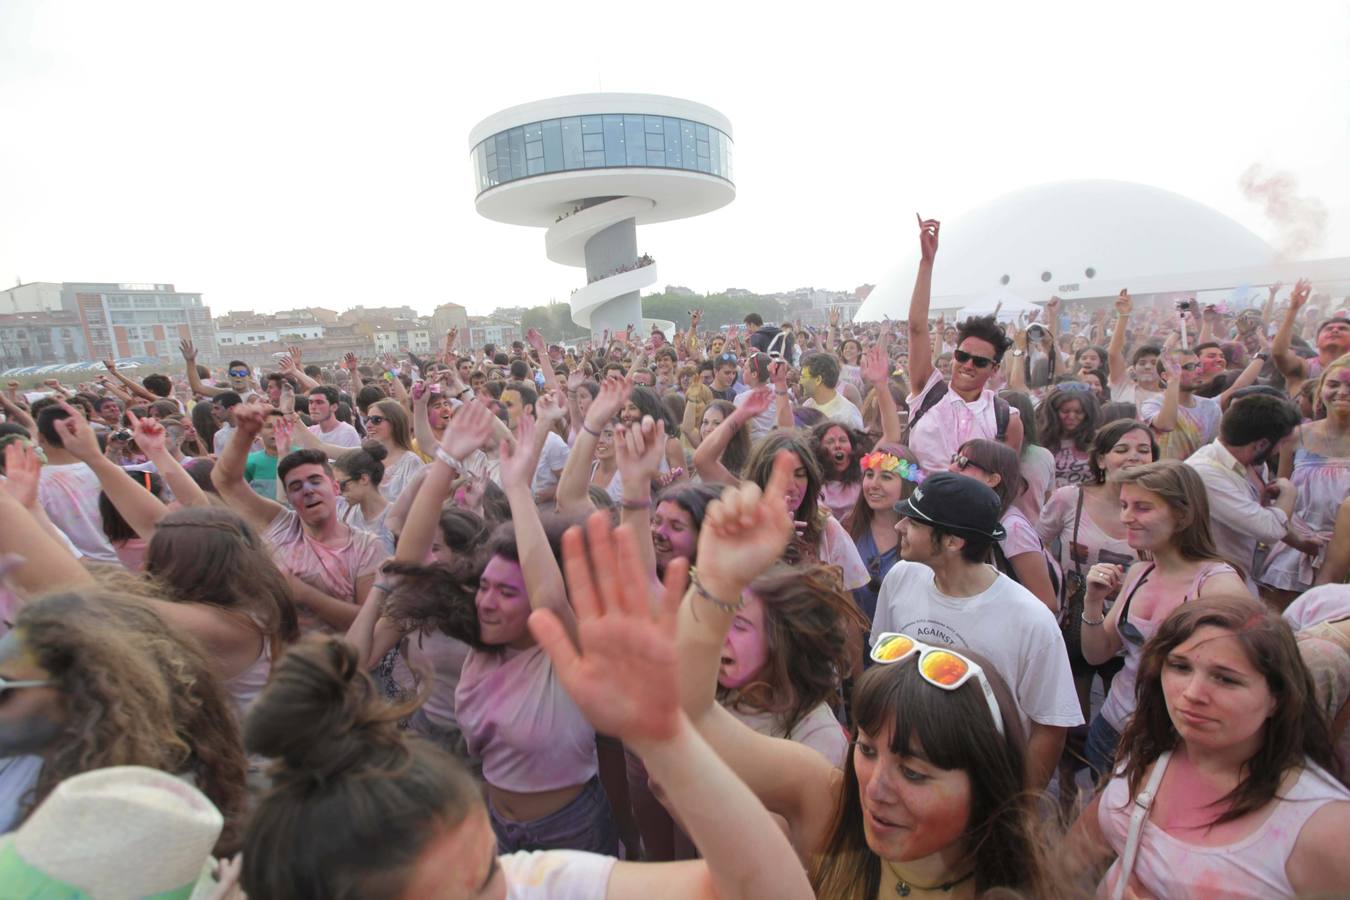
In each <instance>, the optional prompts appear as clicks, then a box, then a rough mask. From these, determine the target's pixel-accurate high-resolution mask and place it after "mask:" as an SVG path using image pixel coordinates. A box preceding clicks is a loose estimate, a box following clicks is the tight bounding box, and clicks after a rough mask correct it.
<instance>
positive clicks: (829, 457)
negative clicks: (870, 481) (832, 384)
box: [811, 419, 868, 526]
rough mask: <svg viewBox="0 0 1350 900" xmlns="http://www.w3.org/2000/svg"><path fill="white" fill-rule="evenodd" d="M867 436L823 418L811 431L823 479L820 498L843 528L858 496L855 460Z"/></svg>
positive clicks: (859, 479) (858, 470)
mask: <svg viewBox="0 0 1350 900" xmlns="http://www.w3.org/2000/svg"><path fill="white" fill-rule="evenodd" d="M867 443H868V442H867V435H866V434H865V433H864V432H861V431H858V430H857V429H855V428H849V427H848V426H846V425H841V424H839V423H838V422H836V421H834V420H832V419H827V420H826V421H824V422H821V423H820V424H818V425H816V426H815V427H814V428H812V429H811V445H812V447H813V448H815V451H816V461H817V462H818V463H819V464H820V471H821V474H822V476H823V477H824V484H822V485H821V499H822V500H824V501H825V505H826V506H827V507H829V510H830V512H831V513H832V514H833V515H834V517H835V518H836V519H838V520H839V521H840V522H842V523H843V524H844V525H845V526H847V525H848V517H849V515H850V514H852V512H853V507H854V506H856V505H857V503H858V497H859V496H860V495H861V494H862V467H861V466H860V465H859V460H861V459H862V455H863V453H864V452H865V450H866V448H867Z"/></svg>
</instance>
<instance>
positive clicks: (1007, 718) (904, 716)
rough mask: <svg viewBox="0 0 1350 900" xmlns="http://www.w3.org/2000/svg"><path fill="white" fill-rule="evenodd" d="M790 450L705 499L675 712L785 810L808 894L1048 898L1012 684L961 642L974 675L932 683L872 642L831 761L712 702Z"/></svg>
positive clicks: (772, 531) (777, 540)
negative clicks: (838, 754)
mask: <svg viewBox="0 0 1350 900" xmlns="http://www.w3.org/2000/svg"><path fill="white" fill-rule="evenodd" d="M794 462H795V461H794V460H792V458H791V456H790V455H789V454H786V453H784V454H781V455H780V457H779V458H778V460H777V461H776V462H775V466H774V469H773V475H772V478H771V480H770V482H769V484H768V486H767V488H766V489H765V490H764V491H763V492H762V494H761V491H760V489H759V487H758V486H757V485H753V484H747V485H744V486H742V487H739V488H736V489H734V490H730V491H728V492H726V493H725V494H724V495H723V497H722V499H721V500H719V501H718V502H717V503H715V504H713V506H712V507H711V508H710V509H709V513H708V519H707V521H706V523H705V525H704V529H703V531H702V533H701V534H700V536H699V540H700V543H703V544H704V547H703V550H702V552H700V554H699V559H700V565H699V568H698V571H697V573H696V575H695V577H694V578H693V581H692V584H691V587H690V589H689V591H688V592H687V593H686V594H685V596H684V601H683V603H682V604H681V607H680V628H679V642H678V646H677V653H678V656H679V659H680V661H681V673H680V674H681V684H680V692H681V700H682V703H683V704H684V708H685V712H686V713H687V714H688V715H689V718H690V720H691V721H692V722H693V723H694V726H695V727H696V728H698V730H699V732H700V733H701V734H702V735H703V736H704V738H705V739H706V740H707V741H708V742H709V743H710V744H711V745H712V746H713V749H714V750H716V751H717V752H718V754H719V755H720V756H721V757H722V758H723V759H724V760H725V761H726V762H727V764H728V765H729V766H730V767H731V768H732V770H733V771H735V772H736V773H737V774H738V775H739V776H740V777H741V778H743V779H744V780H745V782H746V784H747V785H748V786H749V787H750V789H751V790H752V791H754V793H755V794H756V795H757V796H758V797H759V798H760V800H761V801H762V802H763V803H764V805H765V806H767V807H768V808H769V810H770V811H771V812H774V813H776V814H778V815H779V816H782V817H783V818H784V819H785V820H786V823H787V831H788V836H789V839H790V840H791V841H792V844H793V846H794V848H795V849H796V851H797V853H798V855H799V857H800V858H801V860H802V861H803V863H804V864H806V866H807V869H808V873H809V875H810V877H811V881H812V886H813V887H814V888H815V891H816V895H817V896H819V897H830V898H832V900H835V898H843V900H873V898H876V897H879V896H891V894H892V892H895V893H896V894H898V895H899V896H909V895H910V894H911V893H912V892H915V891H928V892H932V893H934V894H943V895H946V896H949V897H952V898H962V900H964V898H973V897H976V896H978V895H981V894H984V893H986V892H988V891H991V890H994V889H997V888H1008V889H1011V890H1013V891H1020V892H1022V893H1024V894H1025V895H1028V896H1036V897H1047V896H1055V895H1056V894H1057V893H1058V892H1059V891H1060V889H1061V888H1060V886H1059V885H1057V884H1056V883H1055V882H1054V881H1053V880H1052V879H1051V878H1050V877H1049V876H1048V874H1047V871H1046V868H1045V865H1044V862H1043V858H1042V855H1041V853H1040V851H1039V849H1038V846H1037V843H1036V841H1035V840H1034V838H1033V832H1034V827H1035V826H1034V813H1033V809H1032V800H1031V795H1030V794H1028V793H1027V792H1026V790H1025V787H1026V785H1025V771H1026V769H1025V762H1024V750H1025V745H1024V740H1023V735H1022V729H1021V725H1020V721H1019V719H1018V717H1017V716H1016V715H1015V714H1014V710H1015V707H1014V706H1013V699H1012V695H1011V694H1010V692H1009V691H1008V689H1007V687H1006V686H1005V685H1004V683H1003V680H1002V678H1000V677H999V675H998V673H997V672H995V671H993V670H992V669H991V668H990V667H988V666H980V668H981V669H982V671H981V672H980V673H979V674H976V672H975V667H976V666H979V665H980V664H979V661H978V658H977V657H975V656H974V655H973V654H967V653H965V652H964V651H960V652H957V653H951V652H947V654H946V655H947V656H948V657H956V658H959V659H960V660H961V661H962V662H963V663H964V664H965V665H966V666H967V667H968V669H967V675H968V676H974V677H968V678H966V679H962V680H961V681H960V682H959V683H950V682H949V683H946V684H944V683H943V682H941V681H934V680H930V678H931V676H930V675H927V674H925V672H926V671H928V670H926V669H921V667H920V666H919V664H918V663H919V659H920V657H919V656H918V655H904V656H900V657H897V658H888V657H885V656H884V655H882V657H881V658H878V655H877V654H876V652H875V651H876V649H877V648H874V656H873V659H874V661H875V662H877V663H878V665H875V666H873V667H872V668H871V669H870V670H869V671H868V672H867V673H865V674H864V675H863V676H862V678H861V679H860V680H859V682H858V686H857V688H856V689H855V691H854V700H853V710H854V716H855V719H856V721H857V731H856V733H855V736H854V740H853V745H852V748H851V751H850V752H849V753H848V754H847V756H846V758H845V763H844V771H843V772H842V773H841V772H840V771H839V770H838V769H836V768H834V767H833V766H831V765H830V763H829V762H827V761H826V760H825V759H823V758H822V757H821V755H820V754H819V753H816V752H813V751H811V750H808V749H806V748H803V747H799V746H797V745H796V744H793V743H791V742H789V741H783V740H777V739H774V738H770V737H766V736H764V735H760V734H756V733H755V732H753V731H751V730H750V729H749V728H746V727H745V726H744V725H743V724H741V723H740V722H737V721H736V720H735V718H734V717H732V716H731V715H730V713H728V712H727V711H726V710H725V709H723V708H722V707H721V706H719V705H718V704H717V703H715V702H714V699H713V697H714V692H715V684H714V683H715V681H716V678H717V673H718V670H719V662H720V657H721V654H722V648H723V646H724V642H725V640H726V634H727V631H728V630H729V629H730V627H731V624H732V621H733V618H734V616H735V615H736V614H737V612H738V611H739V610H740V609H741V608H743V605H744V603H745V602H746V601H745V599H744V598H745V594H744V591H745V589H746V588H747V587H748V586H749V583H750V581H751V580H752V579H753V578H754V577H755V575H756V574H757V573H758V572H760V571H761V570H762V569H764V568H765V567H767V566H769V565H771V564H772V563H773V562H774V561H775V560H776V559H778V558H779V557H780V556H781V555H782V552H783V547H784V546H785V545H786V544H787V542H788V540H789V538H790V537H791V534H792V529H791V525H790V518H789V516H788V515H787V511H788V510H789V509H790V507H791V503H790V501H788V500H786V499H785V494H786V493H787V491H788V490H789V489H790V485H791V482H792V474H793V468H794ZM667 587H668V590H670V589H672V588H673V587H674V585H673V584H672V582H671V581H668V582H667ZM880 644H881V642H880V641H878V646H880ZM914 646H915V647H916V648H917V646H918V645H917V644H915V645H914ZM937 649H941V650H944V651H947V650H948V649H949V648H937Z"/></svg>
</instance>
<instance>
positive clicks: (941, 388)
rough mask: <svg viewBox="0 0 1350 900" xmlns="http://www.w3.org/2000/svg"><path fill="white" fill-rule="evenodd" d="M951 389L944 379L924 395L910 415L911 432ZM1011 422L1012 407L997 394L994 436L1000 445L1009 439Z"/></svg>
mask: <svg viewBox="0 0 1350 900" xmlns="http://www.w3.org/2000/svg"><path fill="white" fill-rule="evenodd" d="M950 389H951V385H950V384H949V383H948V382H947V381H946V379H943V380H942V381H939V382H938V383H937V384H935V385H933V388H932V390H930V391H929V392H928V393H926V394H924V395H923V401H922V402H921V403H920V404H919V408H918V409H916V410H914V411H913V412H911V413H910V414H909V427H910V429H911V430H912V429H913V428H914V426H915V425H918V424H919V420H920V419H922V418H923V416H924V413H926V412H928V411H929V410H930V409H932V408H933V407H935V406H937V405H938V403H939V401H941V400H942V398H943V397H945V396H947V391H949V390H950ZM1010 421H1012V407H1011V406H1009V405H1008V401H1007V400H1004V399H1003V398H1002V397H1000V396H998V395H997V394H995V395H994V428H995V434H994V436H995V438H996V439H997V440H998V441H999V442H1000V443H1003V442H1005V441H1007V439H1008V423H1009V422H1010Z"/></svg>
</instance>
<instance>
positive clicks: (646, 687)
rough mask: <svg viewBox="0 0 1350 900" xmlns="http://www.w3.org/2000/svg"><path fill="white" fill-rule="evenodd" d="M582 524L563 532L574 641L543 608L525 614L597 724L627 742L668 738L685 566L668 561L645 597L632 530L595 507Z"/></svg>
mask: <svg viewBox="0 0 1350 900" xmlns="http://www.w3.org/2000/svg"><path fill="white" fill-rule="evenodd" d="M586 531H587V539H586V540H585V541H583V539H582V535H581V529H580V528H577V527H574V528H571V529H569V530H568V532H567V533H566V534H565V535H564V536H563V570H564V572H565V574H566V578H567V591H568V597H569V599H570V601H571V603H572V608H573V610H574V611H575V612H576V616H577V634H578V640H579V642H580V648H579V649H578V648H577V647H576V646H574V645H573V643H572V641H571V639H570V638H569V637H568V635H567V632H566V631H565V630H564V628H563V625H562V623H561V622H560V621H559V619H558V617H557V616H556V615H554V614H553V613H552V612H551V611H549V610H537V611H536V612H534V613H533V614H532V615H531V616H530V631H531V632H532V633H533V634H534V637H535V640H537V641H538V642H539V644H540V646H542V647H543V648H544V652H546V653H547V654H548V656H549V659H551V660H552V661H553V667H554V670H555V671H556V672H557V673H558V678H559V679H560V680H561V681H562V683H563V686H564V687H566V688H567V693H568V694H570V695H571V697H572V699H573V700H574V701H575V702H576V704H577V706H578V707H580V708H581V711H582V712H583V713H585V715H586V718H587V719H588V720H589V721H590V723H591V724H592V725H593V726H594V727H595V729H596V730H597V731H601V732H604V733H605V734H609V735H613V736H614V737H617V738H619V739H620V740H623V741H625V742H634V743H635V742H641V741H658V740H663V739H666V738H669V737H670V736H672V735H673V734H674V733H675V732H676V731H677V730H678V728H679V720H680V716H681V712H680V705H679V686H678V683H677V681H678V665H679V661H678V658H677V656H676V652H675V622H676V611H677V610H678V609H679V603H680V598H681V597H682V595H683V593H684V585H685V576H686V574H687V566H686V565H685V564H684V563H683V562H682V561H680V562H678V563H677V564H673V565H672V566H671V569H670V571H668V572H667V576H666V584H665V591H664V596H663V597H661V598H660V599H659V600H658V601H657V602H655V603H653V600H652V598H651V597H650V596H649V595H648V592H647V585H648V583H649V579H648V575H647V572H646V571H645V568H644V566H643V563H642V561H641V559H640V558H639V556H638V549H637V541H636V539H635V538H634V537H633V533H632V531H631V530H630V529H628V528H627V527H621V528H620V529H618V530H617V531H613V530H611V528H610V524H609V520H608V519H607V518H606V517H605V516H604V514H602V513H596V514H595V515H593V516H591V518H590V519H589V520H588V521H587V523H586Z"/></svg>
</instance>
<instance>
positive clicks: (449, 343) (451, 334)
mask: <svg viewBox="0 0 1350 900" xmlns="http://www.w3.org/2000/svg"><path fill="white" fill-rule="evenodd" d="M458 339H459V329H458V328H451V329H450V330H449V331H447V332H446V333H445V352H446V353H454V352H455V341H456V340H458Z"/></svg>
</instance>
